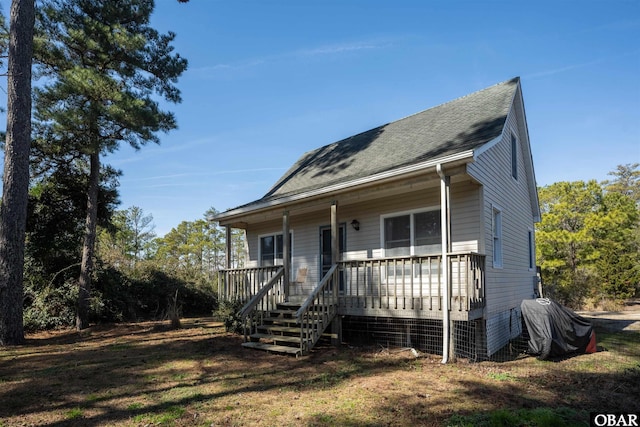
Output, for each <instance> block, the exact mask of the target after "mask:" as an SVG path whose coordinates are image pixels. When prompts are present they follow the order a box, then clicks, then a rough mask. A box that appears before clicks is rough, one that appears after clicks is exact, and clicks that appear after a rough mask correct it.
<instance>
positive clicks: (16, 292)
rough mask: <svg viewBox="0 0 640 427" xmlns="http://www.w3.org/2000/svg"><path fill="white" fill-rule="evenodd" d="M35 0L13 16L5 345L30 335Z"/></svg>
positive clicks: (0, 261) (3, 272) (0, 327)
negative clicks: (26, 295)
mask: <svg viewBox="0 0 640 427" xmlns="http://www.w3.org/2000/svg"><path fill="white" fill-rule="evenodd" d="M34 16H35V4H34V0H13V1H12V3H11V12H10V17H9V22H10V23H9V45H8V48H9V49H8V55H9V61H8V69H7V73H8V79H7V133H6V143H5V147H4V151H5V158H4V175H3V186H2V204H1V205H0V345H11V344H20V343H22V342H23V341H24V324H23V316H22V314H23V311H22V302H23V301H22V300H23V292H24V291H23V283H22V280H23V275H24V238H25V227H26V222H27V200H28V192H29V147H30V145H31V61H32V50H33V27H34Z"/></svg>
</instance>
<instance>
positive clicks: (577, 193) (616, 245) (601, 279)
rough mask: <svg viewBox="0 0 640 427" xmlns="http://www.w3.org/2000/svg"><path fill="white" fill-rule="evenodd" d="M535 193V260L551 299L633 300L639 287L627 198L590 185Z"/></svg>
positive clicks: (573, 302)
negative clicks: (537, 203)
mask: <svg viewBox="0 0 640 427" xmlns="http://www.w3.org/2000/svg"><path fill="white" fill-rule="evenodd" d="M538 194H539V198H540V204H541V210H542V221H541V222H540V224H538V228H537V233H536V241H537V257H538V263H539V265H540V266H541V269H542V277H543V280H544V282H545V283H546V284H547V286H548V289H549V290H551V292H552V293H553V294H554V297H555V298H557V299H558V300H559V301H560V302H562V303H563V304H566V305H570V306H573V307H579V306H580V305H581V303H582V302H583V301H584V299H585V298H587V297H597V298H603V299H613V300H621V299H625V298H628V297H630V296H633V294H634V293H635V291H636V288H637V286H638V284H639V283H640V265H639V264H638V262H637V259H638V254H639V253H640V252H639V250H638V246H639V245H638V240H637V239H636V235H637V226H638V217H639V215H638V210H637V209H636V206H635V202H634V201H633V199H632V198H631V197H629V196H628V195H625V194H623V193H622V192H606V191H604V190H603V189H602V187H601V186H600V185H599V184H598V183H597V182H596V181H589V182H584V181H577V182H558V183H555V184H552V185H550V186H547V187H544V188H541V189H539V191H538Z"/></svg>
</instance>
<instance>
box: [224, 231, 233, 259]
mask: <svg viewBox="0 0 640 427" xmlns="http://www.w3.org/2000/svg"><path fill="white" fill-rule="evenodd" d="M224 229H225V244H226V248H225V252H224V258H225V260H224V263H225V268H227V269H230V268H231V226H229V225H225V226H224Z"/></svg>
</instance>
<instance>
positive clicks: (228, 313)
mask: <svg viewBox="0 0 640 427" xmlns="http://www.w3.org/2000/svg"><path fill="white" fill-rule="evenodd" d="M243 306H244V301H243V300H241V299H240V298H234V299H232V300H224V301H220V303H219V305H218V309H217V310H215V311H214V313H213V315H214V316H215V317H216V318H217V319H218V320H219V321H221V322H222V323H224V328H225V330H226V331H227V332H233V333H234V334H243V333H244V325H243V323H242V319H240V316H238V312H239V311H240V309H241V308H242V307H243Z"/></svg>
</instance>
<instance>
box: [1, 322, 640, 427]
mask: <svg viewBox="0 0 640 427" xmlns="http://www.w3.org/2000/svg"><path fill="white" fill-rule="evenodd" d="M183 326H184V327H183V328H182V329H179V330H170V329H168V328H167V327H166V324H163V323H160V322H155V323H154V322H148V323H137V324H121V325H102V326H96V327H93V328H90V329H89V330H87V331H84V332H82V333H77V332H74V331H58V332H50V333H41V334H37V335H32V336H29V337H28V342H27V344H26V345H25V346H21V347H8V348H3V349H0V402H2V404H1V405H0V427H5V426H32V425H34V426H35V425H37V426H67V425H68V426H82V425H87V426H95V425H104V426H107V425H108V426H112V425H122V426H160V425H163V426H212V425H214V426H289V425H290V426H300V425H303V426H334V425H339V426H432V425H433V426H439V425H452V426H467V425H468V426H477V425H487V426H491V425H505V426H511V425H518V424H517V423H520V425H528V426H535V425H540V426H547V425H571V424H573V425H588V420H589V412H590V411H636V412H637V411H640V399H639V398H638V397H639V396H640V333H638V332H616V333H607V332H604V331H601V330H598V331H597V333H598V335H597V336H598V341H599V342H598V345H600V346H604V347H605V348H606V349H607V351H602V352H598V353H596V354H590V355H586V354H585V355H579V356H575V357H572V358H568V359H564V360H560V361H555V362H548V361H547V362H543V361H539V360H537V359H535V358H533V357H519V358H517V359H515V360H510V361H507V362H481V363H467V362H465V361H458V362H457V363H452V364H447V365H442V364H441V363H440V358H439V357H435V356H433V357H432V356H425V357H420V358H415V357H414V356H413V355H412V353H411V352H409V351H399V350H394V349H381V348H380V347H378V348H367V349H361V348H349V347H343V348H340V349H336V348H332V347H321V348H319V349H317V350H316V351H314V352H313V353H312V354H310V355H308V356H304V357H301V358H299V359H295V358H293V357H286V356H278V355H271V354H267V353H263V352H257V351H252V350H247V349H243V348H241V347H240V343H241V342H242V338H241V337H238V336H235V335H231V334H227V333H225V332H224V329H223V327H222V325H221V324H220V323H217V322H214V321H213V320H210V319H188V320H184V321H183ZM514 423H516V424H514Z"/></svg>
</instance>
